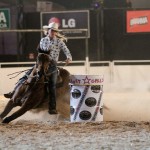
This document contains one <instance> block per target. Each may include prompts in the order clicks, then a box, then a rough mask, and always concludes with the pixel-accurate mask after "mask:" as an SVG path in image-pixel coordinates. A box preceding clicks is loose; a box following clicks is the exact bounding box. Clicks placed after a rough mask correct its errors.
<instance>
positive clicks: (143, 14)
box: [126, 10, 150, 33]
mask: <svg viewBox="0 0 150 150" xmlns="http://www.w3.org/2000/svg"><path fill="white" fill-rule="evenodd" d="M126 27H127V28H126V29H127V33H137V32H150V10H135V11H133V10H132V11H131V10H128V11H127V12H126Z"/></svg>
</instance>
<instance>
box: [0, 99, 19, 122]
mask: <svg viewBox="0 0 150 150" xmlns="http://www.w3.org/2000/svg"><path fill="white" fill-rule="evenodd" d="M16 106H17V105H16V104H15V103H14V102H13V101H12V99H11V100H9V101H8V103H7V105H6V106H5V108H4V110H3V112H2V113H1V114H0V119H3V118H4V117H5V116H7V114H8V113H9V112H10V111H11V110H12V109H13V108H14V107H16Z"/></svg>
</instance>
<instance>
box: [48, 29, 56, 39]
mask: <svg viewBox="0 0 150 150" xmlns="http://www.w3.org/2000/svg"><path fill="white" fill-rule="evenodd" d="M48 34H49V36H50V37H51V38H53V37H55V35H56V34H57V32H56V31H54V30H52V29H49V30H48Z"/></svg>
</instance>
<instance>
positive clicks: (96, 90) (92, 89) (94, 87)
mask: <svg viewBox="0 0 150 150" xmlns="http://www.w3.org/2000/svg"><path fill="white" fill-rule="evenodd" d="M100 90H101V86H100V85H92V86H91V91H92V92H93V93H99V92H100Z"/></svg>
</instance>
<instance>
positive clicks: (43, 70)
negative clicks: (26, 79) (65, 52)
mask: <svg viewBox="0 0 150 150" xmlns="http://www.w3.org/2000/svg"><path fill="white" fill-rule="evenodd" d="M51 61H52V60H51V59H50V57H49V55H48V54H44V53H39V54H38V56H37V66H36V67H37V73H38V75H39V76H42V75H46V74H47V73H48V69H49V65H50V64H51Z"/></svg>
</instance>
